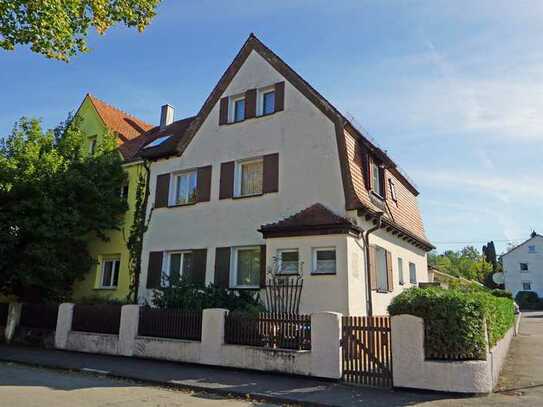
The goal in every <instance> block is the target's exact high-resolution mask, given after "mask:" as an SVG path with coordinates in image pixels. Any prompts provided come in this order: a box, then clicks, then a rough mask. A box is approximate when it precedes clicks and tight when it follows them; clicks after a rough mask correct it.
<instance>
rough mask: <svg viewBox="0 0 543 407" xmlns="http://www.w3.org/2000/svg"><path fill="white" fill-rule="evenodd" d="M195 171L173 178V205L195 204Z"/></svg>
mask: <svg viewBox="0 0 543 407" xmlns="http://www.w3.org/2000/svg"><path fill="white" fill-rule="evenodd" d="M196 179H197V174H196V171H190V172H184V173H181V174H177V175H176V176H175V195H174V202H173V204H174V205H186V204H190V203H194V202H196V195H197V194H196V191H197V189H196V187H197V181H196Z"/></svg>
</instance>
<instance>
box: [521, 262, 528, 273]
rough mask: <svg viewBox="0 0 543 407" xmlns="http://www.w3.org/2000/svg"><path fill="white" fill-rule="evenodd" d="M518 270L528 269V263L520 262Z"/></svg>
mask: <svg viewBox="0 0 543 407" xmlns="http://www.w3.org/2000/svg"><path fill="white" fill-rule="evenodd" d="M520 271H528V263H520Z"/></svg>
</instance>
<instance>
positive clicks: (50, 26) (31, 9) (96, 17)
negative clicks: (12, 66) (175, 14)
mask: <svg viewBox="0 0 543 407" xmlns="http://www.w3.org/2000/svg"><path fill="white" fill-rule="evenodd" d="M159 2H160V0H62V1H60V0H38V1H36V0H0V48H4V49H6V50H13V49H15V47H16V46H17V45H24V44H26V45H30V49H31V50H32V51H34V52H37V53H40V54H43V55H45V56H46V57H48V58H54V59H59V60H63V61H68V60H69V59H70V57H72V56H74V55H76V54H78V53H80V52H88V48H87V36H88V32H89V30H90V28H91V27H94V28H95V29H96V31H97V32H98V33H99V34H104V33H105V32H106V31H107V30H108V29H109V28H110V27H111V26H113V25H115V24H117V23H122V24H124V25H126V26H128V27H136V28H137V29H138V30H139V31H143V30H144V29H145V27H146V26H147V25H148V24H149V23H150V21H151V19H152V18H153V17H154V16H155V9H156V7H157V6H158V4H159Z"/></svg>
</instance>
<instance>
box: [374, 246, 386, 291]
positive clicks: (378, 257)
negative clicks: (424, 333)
mask: <svg viewBox="0 0 543 407" xmlns="http://www.w3.org/2000/svg"><path fill="white" fill-rule="evenodd" d="M375 261H376V264H375V266H376V267H375V269H376V270H377V291H379V292H387V291H388V274H387V252H386V250H385V249H383V248H382V247H379V246H376V247H375Z"/></svg>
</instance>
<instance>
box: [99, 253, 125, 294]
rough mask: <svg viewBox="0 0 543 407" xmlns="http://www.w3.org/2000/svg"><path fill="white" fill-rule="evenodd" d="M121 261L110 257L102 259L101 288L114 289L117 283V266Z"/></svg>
mask: <svg viewBox="0 0 543 407" xmlns="http://www.w3.org/2000/svg"><path fill="white" fill-rule="evenodd" d="M120 264H121V259H120V258H119V257H112V258H108V259H104V260H103V261H102V278H101V287H102V288H115V287H117V282H118V281H119V266H120Z"/></svg>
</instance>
